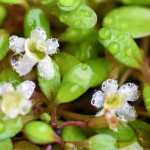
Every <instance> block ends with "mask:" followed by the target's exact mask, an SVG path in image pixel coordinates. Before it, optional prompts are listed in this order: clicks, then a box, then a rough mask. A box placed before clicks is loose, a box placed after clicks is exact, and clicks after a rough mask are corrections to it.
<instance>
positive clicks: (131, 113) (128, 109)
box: [116, 102, 137, 122]
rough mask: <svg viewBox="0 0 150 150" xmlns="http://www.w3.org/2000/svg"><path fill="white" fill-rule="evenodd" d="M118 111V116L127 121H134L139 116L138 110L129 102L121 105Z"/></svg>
mask: <svg viewBox="0 0 150 150" xmlns="http://www.w3.org/2000/svg"><path fill="white" fill-rule="evenodd" d="M116 112H117V114H118V117H119V118H120V119H121V120H122V121H125V122H127V121H133V120H135V118H136V117H137V113H136V110H135V109H134V107H132V106H130V105H129V104H128V103H127V102H126V103H125V104H124V105H123V106H122V107H120V108H119V109H118V110H117V111H116Z"/></svg>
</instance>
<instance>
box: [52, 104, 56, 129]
mask: <svg viewBox="0 0 150 150" xmlns="http://www.w3.org/2000/svg"><path fill="white" fill-rule="evenodd" d="M51 124H52V126H53V127H55V126H56V125H57V107H55V108H54V109H53V110H52V113H51Z"/></svg>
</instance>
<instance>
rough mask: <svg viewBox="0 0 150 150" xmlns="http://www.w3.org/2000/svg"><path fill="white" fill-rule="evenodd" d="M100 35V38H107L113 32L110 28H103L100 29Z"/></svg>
mask: <svg viewBox="0 0 150 150" xmlns="http://www.w3.org/2000/svg"><path fill="white" fill-rule="evenodd" d="M99 37H100V39H103V40H106V39H110V38H111V33H110V31H109V30H108V29H106V28H103V29H101V30H100V31H99Z"/></svg>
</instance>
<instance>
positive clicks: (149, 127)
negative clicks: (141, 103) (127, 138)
mask: <svg viewBox="0 0 150 150" xmlns="http://www.w3.org/2000/svg"><path fill="white" fill-rule="evenodd" d="M130 125H131V126H132V128H134V129H135V130H136V132H137V135H138V139H139V142H140V144H141V145H142V146H144V147H147V148H149V147H150V124H148V123H146V122H144V121H142V120H138V119H137V120H135V121H132V122H130Z"/></svg>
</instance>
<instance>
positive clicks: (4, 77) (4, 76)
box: [0, 68, 22, 87]
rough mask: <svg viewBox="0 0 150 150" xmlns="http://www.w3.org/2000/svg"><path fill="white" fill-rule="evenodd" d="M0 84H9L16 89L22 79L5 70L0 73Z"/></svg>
mask: <svg viewBox="0 0 150 150" xmlns="http://www.w3.org/2000/svg"><path fill="white" fill-rule="evenodd" d="M0 82H9V83H11V84H12V85H13V86H14V87H16V86H17V85H19V84H20V83H21V82H22V79H21V78H20V77H19V75H18V74H17V73H16V72H15V71H13V70H11V69H9V68H7V69H4V70H2V71H1V72H0Z"/></svg>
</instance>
